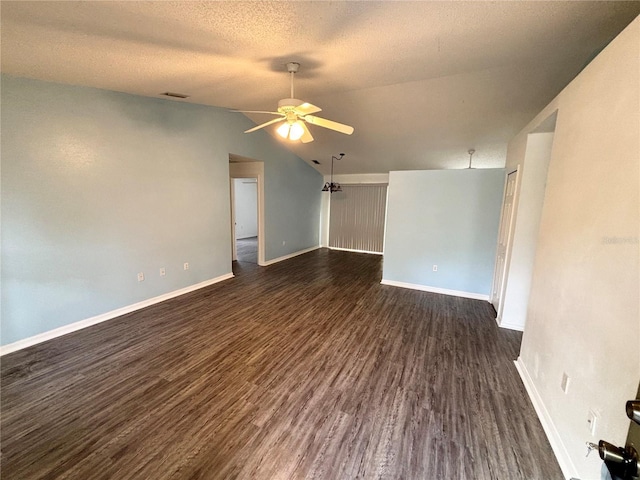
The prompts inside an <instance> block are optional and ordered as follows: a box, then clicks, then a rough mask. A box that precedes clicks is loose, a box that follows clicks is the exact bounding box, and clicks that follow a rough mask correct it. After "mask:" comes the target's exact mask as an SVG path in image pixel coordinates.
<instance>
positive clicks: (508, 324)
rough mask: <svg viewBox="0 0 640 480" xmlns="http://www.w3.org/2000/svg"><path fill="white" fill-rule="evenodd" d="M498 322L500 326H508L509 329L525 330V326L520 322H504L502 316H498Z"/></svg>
mask: <svg viewBox="0 0 640 480" xmlns="http://www.w3.org/2000/svg"><path fill="white" fill-rule="evenodd" d="M496 323H497V324H498V326H499V327H500V328H506V329H507V330H517V331H518V332H524V326H523V325H520V324H518V323H503V322H502V319H501V318H500V317H496Z"/></svg>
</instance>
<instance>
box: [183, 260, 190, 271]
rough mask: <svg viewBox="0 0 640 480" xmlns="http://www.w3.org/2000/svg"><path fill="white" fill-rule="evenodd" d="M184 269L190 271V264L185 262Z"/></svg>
mask: <svg viewBox="0 0 640 480" xmlns="http://www.w3.org/2000/svg"><path fill="white" fill-rule="evenodd" d="M184 269H185V270H189V262H184Z"/></svg>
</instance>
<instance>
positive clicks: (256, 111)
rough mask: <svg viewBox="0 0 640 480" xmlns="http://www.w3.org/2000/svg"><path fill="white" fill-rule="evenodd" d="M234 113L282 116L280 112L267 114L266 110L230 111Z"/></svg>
mask: <svg viewBox="0 0 640 480" xmlns="http://www.w3.org/2000/svg"><path fill="white" fill-rule="evenodd" d="M229 111H230V112H234V113H268V114H269V115H282V114H281V113H280V112H266V111H264V110H229Z"/></svg>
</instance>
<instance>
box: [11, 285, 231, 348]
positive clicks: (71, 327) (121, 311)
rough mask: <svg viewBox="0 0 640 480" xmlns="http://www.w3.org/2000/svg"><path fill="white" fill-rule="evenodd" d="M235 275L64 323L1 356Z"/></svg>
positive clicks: (12, 346)
mask: <svg viewBox="0 0 640 480" xmlns="http://www.w3.org/2000/svg"><path fill="white" fill-rule="evenodd" d="M233 276H234V275H233V273H225V274H224V275H220V276H219V277H216V278H212V279H210V280H205V281H204V282H200V283H196V284H195V285H190V286H188V287H184V288H181V289H179V290H174V291H173V292H169V293H164V294H162V295H158V296H157V297H153V298H149V299H147V300H143V301H141V302H138V303H134V304H133V305H127V306H126V307H122V308H117V309H116V310H111V311H110V312H106V313H102V314H100V315H96V316H95V317H91V318H86V319H84V320H79V321H77V322H74V323H70V324H68V325H63V326H62V327H58V328H55V329H53V330H49V331H47V332H43V333H39V334H37V335H34V336H33V337H29V338H24V339H22V340H18V341H17V342H14V343H10V344H8V345H3V346H0V356H2V355H6V354H7V353H11V352H15V351H17V350H22V349H23V348H27V347H31V346H33V345H37V344H38V343H42V342H46V341H47V340H51V339H54V338H57V337H61V336H62V335H66V334H67V333H71V332H75V331H77V330H81V329H83V328H87V327H90V326H92V325H96V324H98V323H102V322H105V321H107V320H111V319H113V318H116V317H120V316H121V315H125V314H127V313H131V312H135V311H136V310H140V309H142V308H145V307H148V306H150V305H154V304H156V303H160V302H164V301H165V300H169V299H170V298H174V297H179V296H180V295H184V294H185V293H189V292H193V291H194V290H198V289H200V288H204V287H208V286H209V285H213V284H214V283H218V282H222V281H223V280H227V279H229V278H233Z"/></svg>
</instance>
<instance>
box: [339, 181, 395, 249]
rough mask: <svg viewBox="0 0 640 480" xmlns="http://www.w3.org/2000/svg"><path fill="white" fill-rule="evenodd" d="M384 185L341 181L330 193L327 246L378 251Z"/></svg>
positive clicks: (384, 200) (382, 237) (384, 196)
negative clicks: (339, 186) (340, 187)
mask: <svg viewBox="0 0 640 480" xmlns="http://www.w3.org/2000/svg"><path fill="white" fill-rule="evenodd" d="M386 205H387V186H386V185H372V184H361V185H342V192H336V193H332V194H331V204H330V207H329V208H330V213H329V247H333V248H344V249H347V250H362V251H365V252H374V253H382V246H383V242H384V217H385V210H386Z"/></svg>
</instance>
